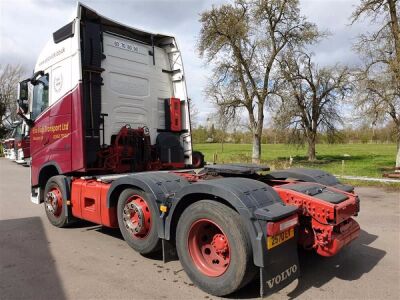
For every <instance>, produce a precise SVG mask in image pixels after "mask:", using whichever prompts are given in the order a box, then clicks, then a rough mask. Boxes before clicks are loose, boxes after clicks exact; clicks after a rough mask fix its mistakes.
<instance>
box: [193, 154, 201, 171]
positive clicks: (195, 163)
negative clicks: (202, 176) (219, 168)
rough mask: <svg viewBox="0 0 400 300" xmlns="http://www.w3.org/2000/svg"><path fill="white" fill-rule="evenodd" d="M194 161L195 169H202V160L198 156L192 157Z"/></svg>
mask: <svg viewBox="0 0 400 300" xmlns="http://www.w3.org/2000/svg"><path fill="white" fill-rule="evenodd" d="M192 160H193V167H195V168H198V167H200V158H199V157H197V156H196V155H194V156H193V157H192Z"/></svg>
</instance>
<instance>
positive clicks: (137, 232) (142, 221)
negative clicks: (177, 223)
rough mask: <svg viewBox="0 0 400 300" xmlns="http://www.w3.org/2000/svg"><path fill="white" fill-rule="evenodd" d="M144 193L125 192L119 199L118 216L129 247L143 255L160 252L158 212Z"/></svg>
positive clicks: (137, 191) (129, 190)
mask: <svg viewBox="0 0 400 300" xmlns="http://www.w3.org/2000/svg"><path fill="white" fill-rule="evenodd" d="M149 201H150V200H149V199H148V198H147V196H146V194H145V193H144V192H143V191H140V190H136V189H126V190H124V191H123V192H122V193H121V195H120V196H119V199H118V204H117V216H118V225H119V229H120V230H121V233H122V236H123V237H124V239H125V241H126V242H127V243H128V245H129V246H130V247H131V248H133V249H134V250H136V251H137V252H139V253H141V254H148V253H152V252H155V251H157V250H159V248H160V240H159V238H158V233H157V226H156V223H155V222H156V219H157V212H156V210H155V208H153V206H152V205H151V203H150V202H149Z"/></svg>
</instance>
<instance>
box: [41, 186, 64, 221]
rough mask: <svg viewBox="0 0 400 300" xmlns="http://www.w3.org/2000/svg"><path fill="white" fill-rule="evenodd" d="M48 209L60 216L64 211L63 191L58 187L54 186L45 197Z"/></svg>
mask: <svg viewBox="0 0 400 300" xmlns="http://www.w3.org/2000/svg"><path fill="white" fill-rule="evenodd" d="M45 205H46V210H47V211H48V212H49V213H51V214H53V215H54V216H55V217H59V216H60V215H61V211H62V205H63V199H62V194H61V191H60V190H59V189H58V188H56V187H55V188H52V189H51V190H50V191H49V192H48V193H47V195H46V199H45Z"/></svg>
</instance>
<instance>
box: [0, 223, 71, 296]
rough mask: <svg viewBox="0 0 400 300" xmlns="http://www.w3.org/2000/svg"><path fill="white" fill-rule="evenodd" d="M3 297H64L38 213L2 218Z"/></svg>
mask: <svg viewBox="0 0 400 300" xmlns="http://www.w3.org/2000/svg"><path fill="white" fill-rule="evenodd" d="M0 298H1V299H61V300H62V299H65V293H64V290H63V287H62V283H61V280H60V278H59V275H58V273H57V270H56V266H55V260H54V258H53V256H52V255H51V252H50V249H49V242H48V240H47V238H46V234H45V232H44V229H43V225H42V221H41V219H40V218H39V217H33V218H23V219H12V220H1V221H0Z"/></svg>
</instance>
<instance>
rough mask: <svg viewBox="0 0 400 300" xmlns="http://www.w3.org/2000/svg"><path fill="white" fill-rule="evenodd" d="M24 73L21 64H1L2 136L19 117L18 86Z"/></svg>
mask: <svg viewBox="0 0 400 300" xmlns="http://www.w3.org/2000/svg"><path fill="white" fill-rule="evenodd" d="M22 75H23V68H22V67H21V66H20V65H15V66H13V65H6V66H1V65H0V117H1V122H0V138H1V137H3V136H4V135H5V134H6V133H7V132H8V131H9V130H10V128H11V125H12V123H13V121H15V120H16V119H17V103H16V99H17V87H18V82H19V81H20V80H21V77H22Z"/></svg>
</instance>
